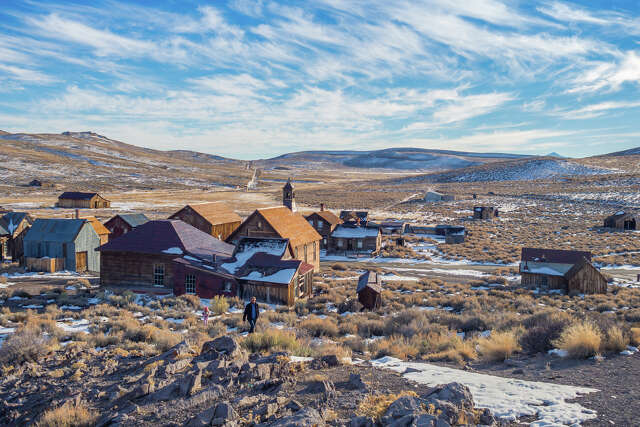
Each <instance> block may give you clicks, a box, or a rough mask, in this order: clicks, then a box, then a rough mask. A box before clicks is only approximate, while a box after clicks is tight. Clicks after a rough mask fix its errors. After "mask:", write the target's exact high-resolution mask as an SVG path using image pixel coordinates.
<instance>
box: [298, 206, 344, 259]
mask: <svg viewBox="0 0 640 427" xmlns="http://www.w3.org/2000/svg"><path fill="white" fill-rule="evenodd" d="M306 219H307V221H308V222H309V224H311V226H312V227H313V228H314V229H315V230H316V231H317V232H318V234H319V235H320V236H321V237H322V241H321V243H320V246H321V248H322V249H326V248H327V242H328V241H329V236H330V235H331V233H333V230H335V229H336V227H337V226H338V225H339V224H342V220H341V219H340V218H338V216H337V215H336V214H334V213H333V212H329V211H326V210H324V207H323V206H321V207H320V211H318V212H314V213H312V214H310V215H307V216H306Z"/></svg>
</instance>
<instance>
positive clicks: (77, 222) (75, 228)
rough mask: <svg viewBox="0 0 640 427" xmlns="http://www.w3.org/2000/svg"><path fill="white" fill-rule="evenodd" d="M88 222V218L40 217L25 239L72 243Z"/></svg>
mask: <svg viewBox="0 0 640 427" xmlns="http://www.w3.org/2000/svg"><path fill="white" fill-rule="evenodd" d="M85 224H87V220H86V219H59V218H38V219H36V220H35V221H34V223H33V225H32V226H31V228H29V231H28V232H27V235H26V236H25V238H24V240H25V241H31V242H57V243H71V242H73V241H74V240H75V239H76V236H77V235H78V233H79V232H80V230H81V229H82V227H83V226H84V225H85Z"/></svg>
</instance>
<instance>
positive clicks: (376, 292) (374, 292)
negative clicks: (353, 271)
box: [356, 271, 382, 310]
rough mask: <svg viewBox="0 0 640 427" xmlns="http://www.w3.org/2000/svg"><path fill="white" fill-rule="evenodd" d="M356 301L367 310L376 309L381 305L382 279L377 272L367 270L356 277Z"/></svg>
mask: <svg viewBox="0 0 640 427" xmlns="http://www.w3.org/2000/svg"><path fill="white" fill-rule="evenodd" d="M356 293H357V294H358V301H360V304H362V305H363V307H364V308H366V309H367V310H376V309H378V308H380V307H381V306H382V281H381V280H380V276H379V275H378V273H376V272H374V271H367V272H365V273H364V274H362V275H361V276H360V278H359V279H358V287H357V288H356Z"/></svg>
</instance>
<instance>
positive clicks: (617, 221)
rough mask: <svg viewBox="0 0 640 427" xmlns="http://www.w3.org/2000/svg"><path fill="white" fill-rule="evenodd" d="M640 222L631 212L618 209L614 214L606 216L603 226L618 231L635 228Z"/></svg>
mask: <svg viewBox="0 0 640 427" xmlns="http://www.w3.org/2000/svg"><path fill="white" fill-rule="evenodd" d="M638 225H640V222H639V221H638V216H637V215H636V214H634V213H631V212H625V211H619V212H616V213H615V214H614V215H611V216H608V217H607V218H605V220H604V227H605V228H612V229H615V230H620V231H632V230H637V229H638Z"/></svg>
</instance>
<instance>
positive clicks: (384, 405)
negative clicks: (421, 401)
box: [356, 391, 418, 421]
mask: <svg viewBox="0 0 640 427" xmlns="http://www.w3.org/2000/svg"><path fill="white" fill-rule="evenodd" d="M404 396H413V397H418V395H417V394H416V392H414V391H403V392H401V393H398V394H394V393H389V394H369V395H367V396H366V397H365V398H364V399H363V400H362V402H360V404H359V405H358V409H356V415H358V416H362V417H367V418H373V419H374V420H375V421H379V420H380V418H382V416H383V415H384V413H385V412H387V409H389V406H390V405H391V404H392V403H393V402H395V401H396V400H398V399H400V398H401V397H404Z"/></svg>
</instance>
